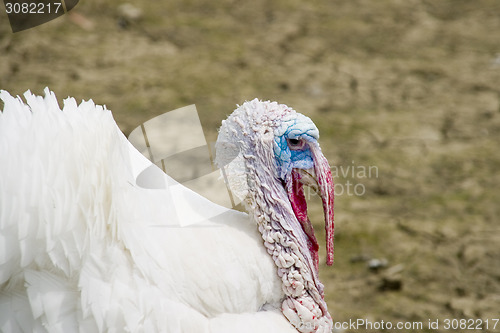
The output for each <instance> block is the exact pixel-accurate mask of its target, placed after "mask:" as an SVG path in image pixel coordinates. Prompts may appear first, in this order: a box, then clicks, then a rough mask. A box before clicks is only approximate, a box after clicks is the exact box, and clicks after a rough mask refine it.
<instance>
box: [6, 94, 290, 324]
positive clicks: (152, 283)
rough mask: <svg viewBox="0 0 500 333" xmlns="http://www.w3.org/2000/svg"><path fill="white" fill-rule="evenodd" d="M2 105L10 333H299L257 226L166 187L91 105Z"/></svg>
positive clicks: (31, 101) (12, 101)
mask: <svg viewBox="0 0 500 333" xmlns="http://www.w3.org/2000/svg"><path fill="white" fill-rule="evenodd" d="M0 97H1V99H2V100H3V101H4V111H3V112H2V113H0V331H2V332H123V331H130V332H200V333H202V332H207V333H209V332H221V333H222V332H296V330H295V328H294V327H293V326H292V325H290V323H289V322H288V321H287V319H286V318H285V317H284V316H283V314H282V313H281V308H280V306H281V301H282V299H283V297H284V294H283V290H282V286H281V283H282V281H281V279H280V278H279V277H278V275H277V274H276V267H275V264H274V262H273V260H272V259H271V257H270V256H269V255H268V253H267V252H266V249H265V247H264V246H263V244H262V237H261V235H260V234H259V232H258V230H257V228H256V226H255V223H254V222H253V221H252V220H251V218H249V216H248V215H247V214H244V213H241V212H236V211H232V210H227V209H225V208H224V207H220V206H217V205H215V204H213V203H211V202H210V201H208V200H206V199H204V198H203V197H201V196H199V195H198V194H196V193H194V192H192V191H190V190H189V189H187V188H185V187H183V186H182V185H180V184H178V183H176V182H175V181H174V180H173V179H172V178H170V177H169V176H168V175H165V174H164V173H163V172H161V171H160V170H159V169H157V168H156V167H155V166H154V165H152V164H151V163H150V162H149V161H148V160H147V159H146V158H145V157H143V156H142V155H141V154H140V153H139V152H138V151H137V150H135V148H133V147H132V145H131V144H130V143H129V142H128V141H127V139H126V138H125V136H124V135H123V134H122V133H121V132H120V130H119V128H118V127H117V125H116V123H115V121H114V120H113V117H112V115H111V112H110V111H108V110H106V109H105V108H103V107H101V106H98V105H95V104H94V103H93V102H92V101H88V102H82V103H81V104H80V105H77V103H76V102H75V100H74V99H67V100H65V102H64V108H63V109H62V110H60V108H59V106H58V104H57V100H56V98H55V95H54V94H53V93H51V92H50V91H48V90H46V96H45V97H40V96H34V95H32V94H31V93H29V92H27V93H26V94H25V98H26V103H24V102H22V101H21V99H19V98H14V97H11V96H10V95H9V94H8V93H7V92H5V91H3V92H2V93H1V95H0ZM144 177H146V178H148V179H149V181H152V182H154V183H158V184H162V185H161V186H159V187H158V188H154V189H152V188H145V187H144V186H141V184H140V183H139V182H138V179H141V178H144ZM186 219H188V220H189V221H186ZM185 222H187V223H185Z"/></svg>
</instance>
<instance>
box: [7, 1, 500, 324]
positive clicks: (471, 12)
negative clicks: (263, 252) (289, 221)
mask: <svg viewBox="0 0 500 333" xmlns="http://www.w3.org/2000/svg"><path fill="white" fill-rule="evenodd" d="M121 4H123V3H122V2H120V1H117V0H110V1H102V0H82V1H81V2H80V4H78V6H77V7H76V8H75V10H74V11H73V12H72V14H71V15H65V16H63V17H61V18H59V19H57V20H54V21H52V22H50V23H48V24H45V25H42V26H39V27H37V28H33V29H30V30H27V31H24V32H19V33H16V34H12V33H11V31H10V27H9V26H8V22H7V18H6V15H5V14H0V88H1V89H6V90H8V91H10V92H11V93H13V94H21V93H23V92H24V91H25V90H27V89H31V90H32V91H33V92H36V93H42V91H43V88H44V87H45V86H49V87H50V88H51V89H52V90H54V91H55V92H56V93H57V95H58V96H59V97H64V96H68V95H70V96H74V97H76V98H77V99H78V100H80V99H89V98H92V99H93V100H94V101H95V102H96V103H99V104H106V105H107V107H108V108H109V109H111V110H112V111H113V113H114V116H115V119H116V120H117V122H118V124H119V125H120V127H121V128H122V130H123V131H124V132H125V133H129V132H130V131H131V130H132V129H133V128H135V127H137V126H138V125H139V124H140V123H142V122H144V121H146V120H148V119H150V118H153V117H154V116H156V115H159V114H162V113H164V112H166V111H169V110H173V109H175V108H178V107H181V106H185V105H188V104H196V106H197V108H198V111H199V113H200V117H201V118H202V119H201V120H202V123H203V124H204V129H205V131H206V133H205V134H206V137H207V139H208V140H209V141H213V140H215V138H216V129H217V127H218V126H219V125H220V122H221V120H222V119H224V118H225V117H226V116H227V115H228V114H229V113H230V112H231V111H232V110H233V109H234V106H235V104H237V103H239V104H241V103H242V102H243V101H245V100H249V99H253V98H254V97H259V98H261V99H271V100H277V101H280V102H282V103H286V104H288V105H290V106H292V107H294V108H295V109H296V110H298V111H299V112H302V113H304V114H306V115H308V116H310V117H311V118H312V119H313V120H314V121H315V122H316V124H317V125H318V127H319V129H320V132H321V135H322V137H321V143H322V147H323V150H324V152H325V155H326V156H327V157H328V158H329V160H330V161H331V163H332V165H334V166H336V167H337V168H338V170H339V174H338V175H337V177H336V183H338V184H340V185H342V186H344V189H345V190H347V186H348V184H347V181H349V184H351V185H352V186H353V185H356V184H360V185H358V187H357V188H356V189H358V194H359V193H360V192H361V190H363V191H364V193H363V195H352V191H353V190H354V188H353V187H351V188H350V189H351V195H349V194H348V193H346V191H344V193H343V194H342V195H340V194H339V195H337V199H336V244H335V247H336V254H335V256H336V262H335V264H334V266H333V267H326V266H322V267H321V277H322V280H323V282H324V284H325V286H326V295H327V300H328V304H329V308H330V311H331V313H332V314H333V316H334V319H335V320H337V321H339V322H343V321H349V319H351V320H356V319H357V318H366V319H369V320H372V321H381V320H384V321H385V322H387V321H391V322H394V323H395V322H397V321H403V322H422V323H423V324H424V329H422V330H420V329H415V330H414V331H415V332H422V331H429V332H449V331H450V330H445V329H444V326H443V325H442V324H441V325H440V329H439V330H430V329H426V325H427V323H428V320H429V319H431V320H433V321H434V320H436V319H440V320H441V323H443V322H442V320H444V319H445V318H450V319H453V318H456V319H483V320H486V319H489V320H490V322H491V320H492V319H494V318H500V310H499V309H500V261H499V260H500V259H499V258H500V247H499V242H500V236H499V235H500V226H499V224H498V223H499V221H498V216H499V215H500V208H499V201H500V200H499V199H500V191H499V188H500V174H499V173H498V170H499V166H500V154H499V152H498V146H499V142H500V87H499V84H498V83H499V82H500V81H499V79H500V19H499V17H500V3H499V2H498V1H495V0H477V1H464V0H461V1H459V0H453V1H452V0H443V1H430V0H422V1H417V0H407V1H400V0H381V1H368V0H353V1H336V2H326V1H317V0H312V1H308V2H303V1H298V0H291V1H285V0H279V1H263V0H256V1H239V0H223V1H219V2H217V3H215V2H213V3H209V2H204V1H195V0H190V1H180V0H172V1H163V2H153V1H136V2H134V4H133V6H134V7H135V8H137V9H140V10H141V11H142V14H141V15H140V17H138V18H131V15H130V14H128V13H124V11H123V10H122V9H120V8H123V7H120V5H121ZM0 9H2V11H3V7H2V6H1V5H0ZM369 166H373V167H375V168H376V169H372V175H371V176H370V177H368V176H369V175H365V177H363V174H359V173H358V172H359V171H360V170H361V169H360V168H362V167H365V168H368V167H369ZM348 167H351V168H352V167H355V168H356V169H355V170H356V174H354V175H353V174H352V173H351V172H350V171H348V173H349V174H348V175H343V174H342V173H341V170H344V172H345V171H347V168H348ZM341 168H342V169H341ZM349 170H351V171H352V169H349ZM375 170H376V171H377V172H378V173H377V174H375ZM338 189H339V190H340V188H338ZM310 210H311V216H312V217H313V220H315V221H316V222H317V226H318V228H317V230H319V231H320V232H321V226H320V224H321V208H320V206H319V205H318V204H317V202H313V203H312V207H311V208H310ZM321 236H323V235H322V234H320V237H321ZM377 259H378V260H379V263H382V265H380V267H379V268H378V269H370V268H369V267H368V265H369V263H372V264H376V263H377V261H376V260H377ZM370 260H371V261H370ZM384 264H385V265H384ZM483 328H485V327H484V326H483ZM345 331H346V332H357V331H365V330H364V329H358V330H354V329H347V330H345ZM408 331H411V330H408ZM451 331H453V330H451ZM460 331H465V330H460ZM482 331H483V332H484V331H494V330H492V329H491V327H490V329H489V330H486V329H483V330H482ZM496 331H500V324H499V325H497V328H496Z"/></svg>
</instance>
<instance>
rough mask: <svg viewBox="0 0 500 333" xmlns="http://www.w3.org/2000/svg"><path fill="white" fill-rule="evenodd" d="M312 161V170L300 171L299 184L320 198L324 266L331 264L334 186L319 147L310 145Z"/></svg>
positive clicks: (327, 165) (326, 161) (328, 166)
mask: <svg viewBox="0 0 500 333" xmlns="http://www.w3.org/2000/svg"><path fill="white" fill-rule="evenodd" d="M311 151H312V155H313V160H314V168H312V169H308V170H300V174H301V180H300V181H301V182H302V183H303V184H304V185H308V186H310V187H311V188H312V189H313V190H315V191H316V193H318V194H319V195H320V196H321V200H322V202H323V212H324V215H325V230H326V264H327V265H332V264H333V235H334V233H333V229H334V214H333V201H334V185H333V177H332V172H331V171H330V165H329V164H328V160H327V159H326V157H325V156H324V155H323V153H322V152H321V149H320V148H319V146H313V145H311Z"/></svg>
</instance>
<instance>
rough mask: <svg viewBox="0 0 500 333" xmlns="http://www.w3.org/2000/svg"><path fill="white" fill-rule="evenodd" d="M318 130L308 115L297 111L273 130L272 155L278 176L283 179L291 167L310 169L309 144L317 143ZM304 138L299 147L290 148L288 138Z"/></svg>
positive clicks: (290, 170) (311, 160) (312, 163)
mask: <svg viewBox="0 0 500 333" xmlns="http://www.w3.org/2000/svg"><path fill="white" fill-rule="evenodd" d="M318 138H319V132H318V129H317V128H316V126H315V125H314V123H313V122H312V121H311V119H309V118H308V117H306V116H304V115H302V114H300V113H298V114H297V116H296V117H294V118H292V119H289V120H287V121H283V122H282V124H281V126H280V127H278V128H277V129H276V130H275V137H274V156H275V160H276V165H277V170H278V176H279V178H281V179H283V180H285V179H286V178H287V176H288V175H289V174H290V173H291V172H292V169H310V168H312V167H313V166H314V162H313V158H312V153H311V149H310V148H309V144H317V139H318ZM293 139H299V140H305V141H306V142H307V143H309V144H307V143H306V144H304V145H303V147H302V148H300V149H290V147H289V144H288V140H293Z"/></svg>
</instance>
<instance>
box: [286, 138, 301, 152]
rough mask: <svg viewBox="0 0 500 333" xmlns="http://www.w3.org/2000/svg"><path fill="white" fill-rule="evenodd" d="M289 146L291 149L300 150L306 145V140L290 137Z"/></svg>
mask: <svg viewBox="0 0 500 333" xmlns="http://www.w3.org/2000/svg"><path fill="white" fill-rule="evenodd" d="M287 141H288V147H289V148H290V149H291V150H298V149H302V148H303V147H304V141H303V140H301V139H288V140H287Z"/></svg>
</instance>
